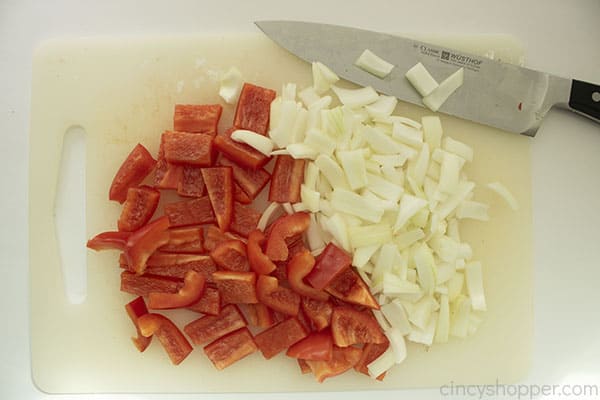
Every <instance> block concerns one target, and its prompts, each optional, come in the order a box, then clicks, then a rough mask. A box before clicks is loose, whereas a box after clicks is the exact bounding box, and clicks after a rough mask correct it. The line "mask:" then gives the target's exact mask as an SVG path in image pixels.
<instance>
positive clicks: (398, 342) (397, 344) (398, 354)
mask: <svg viewBox="0 0 600 400" xmlns="http://www.w3.org/2000/svg"><path fill="white" fill-rule="evenodd" d="M385 336H387V338H388V340H389V342H390V347H391V348H392V349H393V350H394V358H395V361H396V364H401V363H402V361H404V360H405V359H406V342H405V341H404V334H403V333H402V332H401V331H400V330H398V329H396V328H394V327H392V329H390V330H388V331H387V332H385Z"/></svg>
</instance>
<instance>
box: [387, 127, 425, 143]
mask: <svg viewBox="0 0 600 400" xmlns="http://www.w3.org/2000/svg"><path fill="white" fill-rule="evenodd" d="M392 137H393V138H394V139H396V140H398V141H399V142H402V143H404V144H406V145H408V146H411V147H414V148H416V149H420V148H421V146H422V145H423V131H421V130H420V129H415V128H413V127H412V126H408V125H404V124H403V123H401V122H394V124H393V129H392Z"/></svg>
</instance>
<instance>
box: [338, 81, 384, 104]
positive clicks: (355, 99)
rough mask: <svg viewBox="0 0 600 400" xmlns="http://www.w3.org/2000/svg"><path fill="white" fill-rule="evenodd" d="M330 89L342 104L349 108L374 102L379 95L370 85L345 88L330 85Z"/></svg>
mask: <svg viewBox="0 0 600 400" xmlns="http://www.w3.org/2000/svg"><path fill="white" fill-rule="evenodd" d="M331 89H332V90H333V92H334V93H335V94H336V96H337V97H338V99H339V100H340V102H341V103H342V104H344V105H347V106H348V107H351V108H359V107H363V106H366V105H368V104H371V103H374V102H375V101H377V99H378V98H379V95H378V94H377V92H376V91H375V89H373V88H372V87H371V86H365V87H361V88H358V89H345V88H342V87H339V86H332V87H331Z"/></svg>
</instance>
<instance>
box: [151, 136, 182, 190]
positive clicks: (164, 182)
mask: <svg viewBox="0 0 600 400" xmlns="http://www.w3.org/2000/svg"><path fill="white" fill-rule="evenodd" d="M164 142H165V139H164V135H163V136H161V139H160V146H159V148H158V158H157V161H156V167H155V168H154V178H153V183H154V187H156V188H157V189H177V188H178V186H179V183H180V182H181V181H182V179H183V168H184V166H183V165H176V164H171V163H170V162H167V160H166V159H165V143H164Z"/></svg>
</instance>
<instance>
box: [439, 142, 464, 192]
mask: <svg viewBox="0 0 600 400" xmlns="http://www.w3.org/2000/svg"><path fill="white" fill-rule="evenodd" d="M463 164H464V159H463V158H461V157H459V156H457V155H456V154H452V153H448V152H445V153H444V158H443V159H442V163H441V167H440V180H439V186H438V189H439V190H440V191H441V192H443V193H453V192H454V191H455V190H456V187H457V186H458V182H459V180H460V171H461V169H462V166H463Z"/></svg>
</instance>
